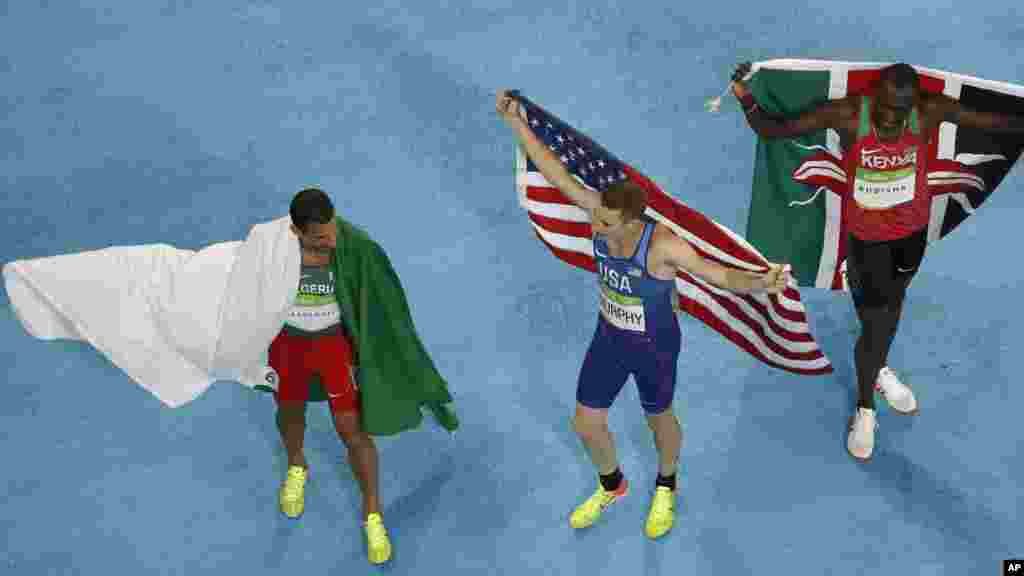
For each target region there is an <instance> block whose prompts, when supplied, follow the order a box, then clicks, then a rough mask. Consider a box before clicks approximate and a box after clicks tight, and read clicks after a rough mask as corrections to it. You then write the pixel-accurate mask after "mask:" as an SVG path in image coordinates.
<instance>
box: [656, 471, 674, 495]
mask: <svg viewBox="0 0 1024 576" xmlns="http://www.w3.org/2000/svg"><path fill="white" fill-rule="evenodd" d="M654 486H655V487H657V486H664V487H666V488H668V489H669V490H671V491H673V492H675V491H676V473H675V472H673V473H672V475H671V476H662V475H661V474H658V480H657V481H656V482H655V483H654Z"/></svg>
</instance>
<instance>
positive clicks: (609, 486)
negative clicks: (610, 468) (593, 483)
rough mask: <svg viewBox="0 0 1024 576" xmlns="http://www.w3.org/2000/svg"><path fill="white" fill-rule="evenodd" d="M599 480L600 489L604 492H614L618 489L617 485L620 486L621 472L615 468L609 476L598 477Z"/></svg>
mask: <svg viewBox="0 0 1024 576" xmlns="http://www.w3.org/2000/svg"><path fill="white" fill-rule="evenodd" d="M599 478H600V479H601V487H602V488H604V489H605V491H606V492H614V491H616V490H618V489H619V485H620V484H622V470H620V469H618V468H616V469H615V471H614V472H612V473H611V474H606V475H605V474H602V475H599Z"/></svg>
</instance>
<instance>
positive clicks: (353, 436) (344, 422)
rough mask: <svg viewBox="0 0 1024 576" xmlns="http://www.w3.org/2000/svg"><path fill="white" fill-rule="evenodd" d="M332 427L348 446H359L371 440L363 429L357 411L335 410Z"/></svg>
mask: <svg viewBox="0 0 1024 576" xmlns="http://www.w3.org/2000/svg"><path fill="white" fill-rule="evenodd" d="M334 429H335V430H336V431H337V432H338V436H339V437H340V438H341V441H342V442H344V443H345V446H347V447H348V448H359V447H360V446H363V445H365V444H369V443H370V442H371V440H370V435H369V434H367V433H366V432H364V431H363V427H362V425H361V423H360V422H359V414H358V413H357V412H335V413H334Z"/></svg>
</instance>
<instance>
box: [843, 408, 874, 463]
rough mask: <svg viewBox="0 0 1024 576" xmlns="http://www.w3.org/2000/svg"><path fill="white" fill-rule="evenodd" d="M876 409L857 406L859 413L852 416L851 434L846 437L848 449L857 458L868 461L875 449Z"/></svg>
mask: <svg viewBox="0 0 1024 576" xmlns="http://www.w3.org/2000/svg"><path fill="white" fill-rule="evenodd" d="M876 428H878V422H877V421H876V420H875V411H874V410H871V409H869V408H857V414H856V416H854V417H853V418H850V434H849V436H847V437H846V449H847V450H848V451H849V452H850V456H853V457H854V458H856V459H857V460H860V461H862V462H867V461H868V460H870V459H871V452H872V451H874V449H875V429H876Z"/></svg>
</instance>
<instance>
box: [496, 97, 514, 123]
mask: <svg viewBox="0 0 1024 576" xmlns="http://www.w3.org/2000/svg"><path fill="white" fill-rule="evenodd" d="M508 93H509V91H508V90H498V98H497V101H496V103H495V107H496V108H497V110H498V116H501V119H502V120H504V121H506V122H511V121H513V120H515V119H516V118H519V100H516V99H515V98H514V97H512V96H509V94H508Z"/></svg>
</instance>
